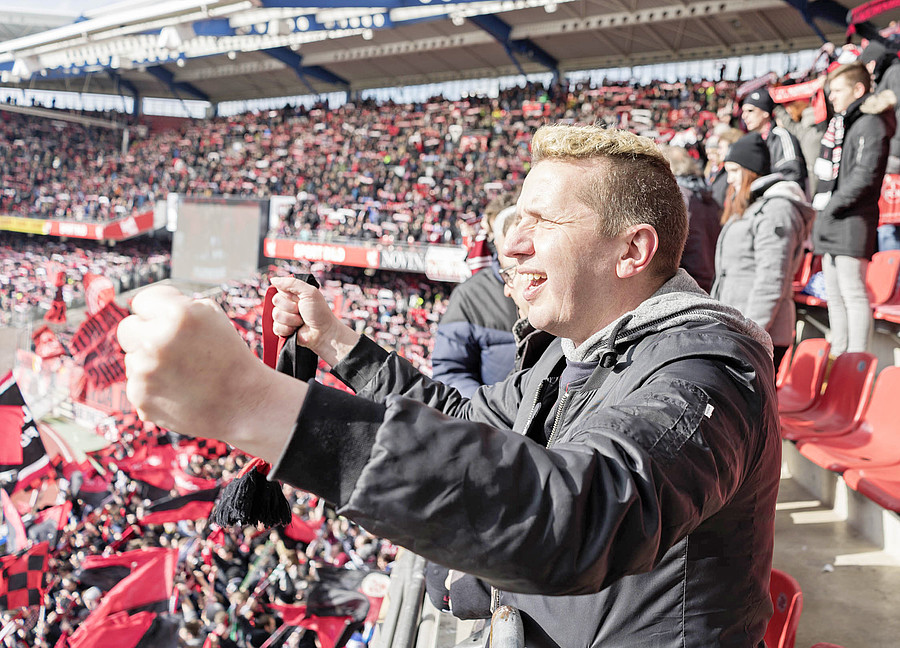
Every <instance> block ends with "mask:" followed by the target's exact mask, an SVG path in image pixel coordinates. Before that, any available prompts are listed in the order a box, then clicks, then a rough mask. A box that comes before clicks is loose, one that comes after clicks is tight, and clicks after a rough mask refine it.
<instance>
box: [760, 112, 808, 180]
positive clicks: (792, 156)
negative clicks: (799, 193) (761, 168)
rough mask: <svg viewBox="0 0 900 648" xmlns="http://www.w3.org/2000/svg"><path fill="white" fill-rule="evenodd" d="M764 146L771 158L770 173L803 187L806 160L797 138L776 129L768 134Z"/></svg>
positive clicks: (779, 128) (782, 129) (785, 131)
mask: <svg viewBox="0 0 900 648" xmlns="http://www.w3.org/2000/svg"><path fill="white" fill-rule="evenodd" d="M766 144H767V145H768V149H769V153H770V155H771V157H772V172H773V173H780V174H781V175H782V177H783V178H784V179H785V180H793V181H794V182H796V183H798V184H799V185H800V186H801V187H805V186H806V160H805V159H804V158H803V152H802V151H801V150H800V143H799V142H798V141H797V138H796V137H794V136H793V135H792V134H791V133H790V132H788V131H787V130H786V129H784V128H782V127H776V128H773V129H772V132H771V133H769V138H768V140H767V141H766Z"/></svg>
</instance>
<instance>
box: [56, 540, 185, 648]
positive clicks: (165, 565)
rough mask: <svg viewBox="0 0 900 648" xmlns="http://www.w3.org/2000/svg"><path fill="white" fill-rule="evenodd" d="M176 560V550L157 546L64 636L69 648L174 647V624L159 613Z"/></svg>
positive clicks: (165, 603) (169, 588)
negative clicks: (153, 553)
mask: <svg viewBox="0 0 900 648" xmlns="http://www.w3.org/2000/svg"><path fill="white" fill-rule="evenodd" d="M129 553H133V552H129ZM122 555H125V554H122ZM177 561H178V550H177V549H160V550H158V551H156V552H155V555H153V556H152V557H150V558H149V559H148V560H146V561H145V562H144V563H143V564H141V565H140V566H138V567H137V568H135V569H133V570H132V571H131V573H130V574H129V575H128V576H126V577H125V578H123V579H122V580H121V581H119V582H118V583H117V584H116V585H115V586H113V587H112V589H110V590H109V591H108V592H107V593H106V594H105V595H104V596H103V597H102V598H101V599H100V605H99V606H98V607H97V608H96V609H95V610H93V611H92V612H91V614H90V615H89V616H88V617H87V619H85V620H84V622H83V623H82V624H81V626H80V627H79V628H78V630H76V632H75V634H73V635H72V636H71V638H69V639H68V646H69V648H101V647H105V646H116V647H117V648H135V647H136V646H142V647H144V648H151V647H152V648H169V647H170V646H171V647H172V648H175V646H176V645H177V642H176V635H177V632H178V624H177V623H176V622H174V620H173V619H171V618H170V617H169V616H168V615H166V614H163V613H164V612H165V611H166V609H167V608H168V601H169V597H170V596H171V595H172V591H173V589H174V587H175V568H176V565H177Z"/></svg>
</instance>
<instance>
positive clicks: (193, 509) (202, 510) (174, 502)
mask: <svg viewBox="0 0 900 648" xmlns="http://www.w3.org/2000/svg"><path fill="white" fill-rule="evenodd" d="M221 489H222V488H221V486H216V487H215V488H208V489H206V490H199V491H195V492H193V493H189V494H187V495H179V496H178V497H164V498H163V499H161V500H158V501H156V502H154V503H153V504H151V505H150V506H148V507H147V508H146V509H144V515H143V516H141V518H140V520H139V522H140V523H141V524H142V525H144V524H164V523H165V522H179V521H180V520H200V519H205V518H208V517H209V514H210V513H211V512H212V510H213V506H214V505H215V503H216V498H217V497H219V491H220V490H221Z"/></svg>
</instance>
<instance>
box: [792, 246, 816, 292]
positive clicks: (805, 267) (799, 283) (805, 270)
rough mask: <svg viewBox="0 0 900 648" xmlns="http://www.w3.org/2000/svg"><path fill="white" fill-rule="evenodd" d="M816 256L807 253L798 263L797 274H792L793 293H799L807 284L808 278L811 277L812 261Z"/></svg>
mask: <svg viewBox="0 0 900 648" xmlns="http://www.w3.org/2000/svg"><path fill="white" fill-rule="evenodd" d="M815 257H816V255H815V254H814V253H813V252H809V251H807V252H806V253H805V254H804V255H803V260H802V261H801V262H800V267H799V268H797V272H796V273H794V280H793V287H794V292H799V291H801V290H803V288H804V287H805V286H806V284H808V283H809V278H810V277H812V276H813V274H814V272H813V259H814V258H815Z"/></svg>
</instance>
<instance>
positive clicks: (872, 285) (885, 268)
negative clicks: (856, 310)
mask: <svg viewBox="0 0 900 648" xmlns="http://www.w3.org/2000/svg"><path fill="white" fill-rule="evenodd" d="M821 269H822V257H821V256H820V255H818V254H813V253H812V252H807V253H806V255H805V256H804V257H803V263H802V264H801V265H800V268H799V270H797V274H796V275H795V276H794V282H793V283H794V301H795V302H797V303H798V304H803V305H805V306H825V305H826V300H824V299H820V298H818V297H813V296H812V295H807V294H806V293H803V292H801V291H802V290H803V288H804V287H806V285H807V284H808V283H809V280H810V279H811V278H812V276H813V275H814V274H816V273H817V272H819V271H820V270H821ZM898 279H900V250H886V251H884V252H876V253H875V255H874V256H873V257H872V260H871V261H870V262H869V266H868V270H867V271H866V287H867V288H868V291H869V303H870V304H871V305H872V313H873V315H874V317H875V319H878V320H885V321H888V322H892V323H894V324H900V291H898V290H897V281H898Z"/></svg>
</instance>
